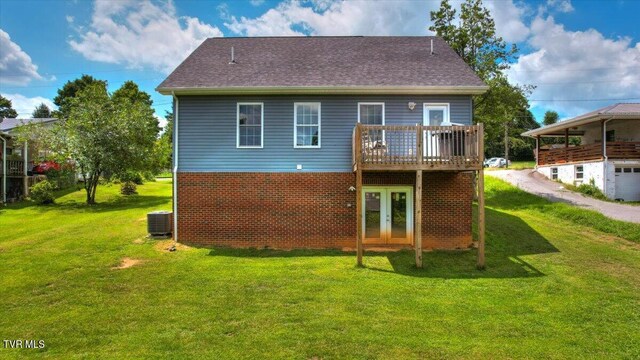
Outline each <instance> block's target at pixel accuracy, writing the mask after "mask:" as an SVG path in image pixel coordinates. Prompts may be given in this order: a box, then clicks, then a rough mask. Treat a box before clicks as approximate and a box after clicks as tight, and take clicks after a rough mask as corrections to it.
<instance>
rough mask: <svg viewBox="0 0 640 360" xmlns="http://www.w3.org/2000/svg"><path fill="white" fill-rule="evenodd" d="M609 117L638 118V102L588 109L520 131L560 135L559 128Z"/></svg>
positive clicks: (525, 133) (639, 108)
mask: <svg viewBox="0 0 640 360" xmlns="http://www.w3.org/2000/svg"><path fill="white" fill-rule="evenodd" d="M609 118H626V119H640V103H618V104H613V105H609V106H605V107H603V108H600V109H597V110H593V111H590V112H588V113H586V114H582V115H580V116H576V117H574V118H571V119H567V120H563V121H560V122H557V123H555V124H552V125H547V126H543V127H541V128H538V129H533V130H529V131H527V132H524V133H522V135H523V136H538V135H541V136H542V135H550V134H554V135H558V134H560V135H562V133H560V131H561V130H562V131H564V129H567V128H572V127H576V126H579V125H584V124H588V123H591V122H594V121H600V120H605V119H609Z"/></svg>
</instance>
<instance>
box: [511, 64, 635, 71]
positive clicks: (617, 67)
mask: <svg viewBox="0 0 640 360" xmlns="http://www.w3.org/2000/svg"><path fill="white" fill-rule="evenodd" d="M637 68H640V66H638V65H635V66H623V67H619V66H604V67H597V68H584V69H544V70H513V68H509V69H508V70H506V71H507V72H519V73H521V72H557V71H563V72H564V71H593V70H607V69H616V70H628V69H637Z"/></svg>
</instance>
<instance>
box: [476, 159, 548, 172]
mask: <svg viewBox="0 0 640 360" xmlns="http://www.w3.org/2000/svg"><path fill="white" fill-rule="evenodd" d="M535 167H536V162H535V161H512V162H511V164H510V165H509V169H511V170H524V169H533V168H535ZM485 170H489V171H493V170H504V168H485Z"/></svg>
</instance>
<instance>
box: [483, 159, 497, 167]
mask: <svg viewBox="0 0 640 360" xmlns="http://www.w3.org/2000/svg"><path fill="white" fill-rule="evenodd" d="M496 159H498V158H495V157H492V158H490V159H485V160H484V167H489V164H491V163H492V162H494V161H496Z"/></svg>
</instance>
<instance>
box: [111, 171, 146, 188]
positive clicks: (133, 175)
mask: <svg viewBox="0 0 640 360" xmlns="http://www.w3.org/2000/svg"><path fill="white" fill-rule="evenodd" d="M117 179H118V180H120V182H121V183H126V182H132V183H134V184H136V185H142V184H143V183H144V179H143V178H142V174H140V173H139V172H137V171H127V172H124V173H122V174H120V175H118V176H117Z"/></svg>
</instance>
